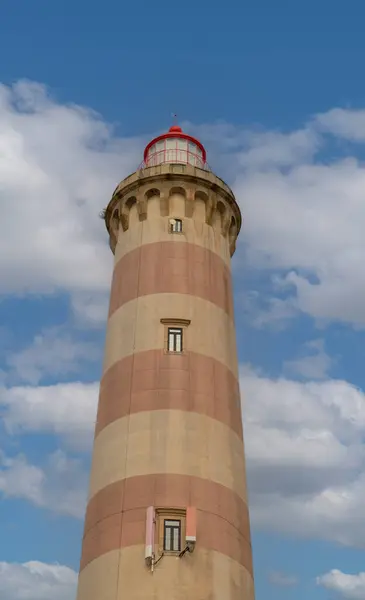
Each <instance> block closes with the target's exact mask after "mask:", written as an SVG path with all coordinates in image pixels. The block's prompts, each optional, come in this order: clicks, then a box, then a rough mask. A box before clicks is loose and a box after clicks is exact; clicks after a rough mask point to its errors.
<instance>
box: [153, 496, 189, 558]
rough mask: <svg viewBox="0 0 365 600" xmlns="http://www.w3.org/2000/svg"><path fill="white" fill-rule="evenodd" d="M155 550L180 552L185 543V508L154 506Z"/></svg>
mask: <svg viewBox="0 0 365 600" xmlns="http://www.w3.org/2000/svg"><path fill="white" fill-rule="evenodd" d="M155 519H156V534H157V537H156V551H157V554H158V555H159V556H160V555H161V554H166V555H169V554H180V552H181V551H182V550H184V547H185V544H186V508H162V507H161V508H156V512H155Z"/></svg>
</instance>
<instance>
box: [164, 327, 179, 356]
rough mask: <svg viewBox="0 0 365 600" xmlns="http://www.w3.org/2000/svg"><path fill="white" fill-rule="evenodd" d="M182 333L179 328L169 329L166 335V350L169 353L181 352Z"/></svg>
mask: <svg viewBox="0 0 365 600" xmlns="http://www.w3.org/2000/svg"><path fill="white" fill-rule="evenodd" d="M182 337H183V331H182V328H181V327H169V328H168V335H167V349H168V351H169V352H182V349H183V344H182Z"/></svg>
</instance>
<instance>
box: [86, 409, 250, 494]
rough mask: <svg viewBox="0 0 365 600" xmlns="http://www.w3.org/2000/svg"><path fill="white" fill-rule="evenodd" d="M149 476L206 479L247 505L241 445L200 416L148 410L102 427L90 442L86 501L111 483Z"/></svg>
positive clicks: (217, 424)
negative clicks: (161, 475) (165, 474)
mask: <svg viewBox="0 0 365 600" xmlns="http://www.w3.org/2000/svg"><path fill="white" fill-rule="evenodd" d="M154 473H174V474H177V475H193V476H195V477H201V478H203V479H208V480H211V481H214V482H216V483H219V484H221V485H224V486H225V487H227V488H229V489H231V490H233V491H234V492H236V493H237V494H238V495H239V496H240V497H241V498H242V499H243V500H244V501H245V502H246V501H247V497H246V477H245V461H244V452H243V444H242V440H241V439H240V438H239V436H238V435H237V434H236V433H235V432H234V431H233V430H232V429H231V428H230V427H228V426H227V425H224V424H223V423H220V422H219V421H217V420H215V419H212V418H210V417H207V416H205V415H201V414H198V413H194V412H187V411H180V410H152V411H143V412H139V413H134V414H131V415H130V416H126V417H123V418H121V419H118V420H117V421H114V422H113V423H111V424H110V425H107V426H106V427H105V428H104V429H102V431H100V433H99V434H98V435H97V436H96V438H95V442H94V451H93V461H92V471H91V481H90V490H89V498H91V497H92V496H94V495H95V494H96V493H97V492H98V491H99V490H101V489H103V488H104V487H106V486H107V485H109V484H111V483H114V482H116V481H120V480H122V479H126V478H128V477H135V476H138V475H151V474H154Z"/></svg>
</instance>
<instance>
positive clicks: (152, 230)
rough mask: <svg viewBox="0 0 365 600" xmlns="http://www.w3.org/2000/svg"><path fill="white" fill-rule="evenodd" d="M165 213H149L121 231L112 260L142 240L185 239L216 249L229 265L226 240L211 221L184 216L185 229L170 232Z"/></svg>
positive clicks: (116, 260)
mask: <svg viewBox="0 0 365 600" xmlns="http://www.w3.org/2000/svg"><path fill="white" fill-rule="evenodd" d="M168 226H169V219H168V217H158V216H153V217H152V215H151V216H149V217H148V219H147V220H146V221H139V222H138V223H133V225H132V226H131V227H130V228H129V229H128V230H127V231H124V232H123V231H121V232H120V234H119V239H118V243H117V246H116V248H115V258H114V262H115V264H116V263H117V262H118V261H119V260H120V259H121V258H123V256H125V255H126V254H128V252H131V251H132V250H135V249H136V248H137V247H139V246H141V245H144V244H153V243H154V242H174V241H175V242H176V243H177V244H178V243H181V242H187V243H190V244H196V245H197V246H202V247H203V248H207V249H208V250H211V251H212V252H215V253H216V254H218V256H220V258H222V260H224V262H225V263H226V264H227V266H228V267H230V266H231V257H230V253H229V245H228V240H227V239H226V238H224V237H223V236H222V235H221V234H220V233H219V232H218V231H217V230H215V229H214V228H213V227H211V226H210V225H207V224H206V223H203V222H202V221H197V220H195V219H189V218H185V219H184V233H183V234H178V235H176V234H175V235H172V234H171V233H169V232H168Z"/></svg>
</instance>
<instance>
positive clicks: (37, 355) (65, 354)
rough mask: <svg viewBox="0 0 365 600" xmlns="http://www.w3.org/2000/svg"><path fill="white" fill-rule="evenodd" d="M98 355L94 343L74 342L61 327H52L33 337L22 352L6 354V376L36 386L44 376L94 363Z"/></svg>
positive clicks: (76, 370)
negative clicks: (7, 371) (7, 369)
mask: <svg viewBox="0 0 365 600" xmlns="http://www.w3.org/2000/svg"><path fill="white" fill-rule="evenodd" d="M100 356H101V351H100V349H99V348H98V347H97V346H96V345H95V344H92V343H90V342H83V341H78V340H76V339H73V337H72V336H71V334H70V333H69V332H67V331H65V330H63V328H60V327H53V328H50V329H46V330H44V331H42V332H41V333H40V334H38V335H36V336H35V337H34V339H33V342H32V343H31V344H30V345H29V346H27V347H26V348H24V349H23V350H20V351H19V352H14V353H8V355H7V358H6V363H7V366H8V368H9V373H8V377H9V379H12V378H15V379H16V380H17V381H19V380H20V381H23V382H27V383H30V384H32V385H36V384H38V383H39V382H40V381H42V380H43V379H44V378H45V377H50V376H53V377H54V376H56V377H61V376H62V377H64V376H70V375H72V374H75V373H77V372H78V371H79V369H80V367H81V365H82V364H83V363H85V362H93V361H95V360H97V359H98V358H100Z"/></svg>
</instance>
